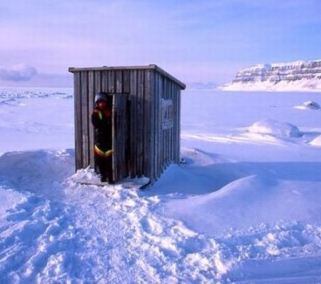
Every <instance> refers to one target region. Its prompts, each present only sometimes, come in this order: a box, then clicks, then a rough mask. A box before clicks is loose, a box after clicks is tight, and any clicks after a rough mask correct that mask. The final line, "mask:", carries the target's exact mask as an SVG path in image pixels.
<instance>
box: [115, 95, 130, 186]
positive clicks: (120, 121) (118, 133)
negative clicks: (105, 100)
mask: <svg viewBox="0 0 321 284" xmlns="http://www.w3.org/2000/svg"><path fill="white" fill-rule="evenodd" d="M126 106H127V96H126V95H124V94H117V95H114V96H113V134H112V135H113V149H114V155H113V171H114V178H115V181H119V180H121V179H123V178H125V177H126V176H127V169H126V139H127V129H126V128H127V126H126V124H127V123H126V120H127V112H126Z"/></svg>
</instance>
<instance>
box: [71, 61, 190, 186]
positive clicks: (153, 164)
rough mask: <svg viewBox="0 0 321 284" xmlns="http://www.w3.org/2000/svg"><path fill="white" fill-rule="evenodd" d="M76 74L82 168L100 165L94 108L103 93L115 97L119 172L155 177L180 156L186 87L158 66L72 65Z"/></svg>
mask: <svg viewBox="0 0 321 284" xmlns="http://www.w3.org/2000/svg"><path fill="white" fill-rule="evenodd" d="M69 72H72V73H73V75H74V99H75V160H76V170H78V169H81V168H86V167H88V166H91V167H95V161H94V153H93V148H94V143H95V141H94V130H93V127H92V124H91V112H92V110H93V108H94V97H95V94H96V93H98V92H103V93H106V94H108V95H110V96H112V97H113V150H114V153H113V162H112V163H113V176H114V179H115V181H119V180H121V179H122V178H125V177H128V176H130V177H140V176H146V177H149V178H150V179H151V181H155V180H156V179H157V178H158V177H159V176H160V175H161V174H162V172H163V171H164V169H165V168H166V167H167V166H168V165H169V164H170V163H172V162H174V163H178V162H179V160H180V108H181V90H183V89H185V85H184V84H183V83H182V82H180V81H179V80H177V79H176V78H174V77H173V76H172V75H170V74H169V73H167V72H166V71H164V70H163V69H161V68H160V67H158V66H157V65H154V64H152V65H147V66H125V67H106V66H104V67H95V68H74V67H71V68H69Z"/></svg>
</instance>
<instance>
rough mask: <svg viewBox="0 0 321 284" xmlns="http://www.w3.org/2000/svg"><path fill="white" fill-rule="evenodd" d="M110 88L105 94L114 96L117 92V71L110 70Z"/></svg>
mask: <svg viewBox="0 0 321 284" xmlns="http://www.w3.org/2000/svg"><path fill="white" fill-rule="evenodd" d="M107 73H108V80H107V82H108V87H107V89H106V91H105V92H107V93H110V94H114V93H115V91H116V88H115V71H114V70H108V71H107Z"/></svg>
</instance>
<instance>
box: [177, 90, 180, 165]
mask: <svg viewBox="0 0 321 284" xmlns="http://www.w3.org/2000/svg"><path fill="white" fill-rule="evenodd" d="M177 96H178V100H177V102H178V109H177V110H178V112H177V119H178V122H177V127H178V140H177V142H178V160H179V161H180V160H181V91H180V90H179V91H178V93H177Z"/></svg>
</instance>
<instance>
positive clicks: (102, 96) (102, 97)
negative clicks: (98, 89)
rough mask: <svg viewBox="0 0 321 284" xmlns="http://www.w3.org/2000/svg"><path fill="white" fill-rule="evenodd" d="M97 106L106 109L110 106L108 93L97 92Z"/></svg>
mask: <svg viewBox="0 0 321 284" xmlns="http://www.w3.org/2000/svg"><path fill="white" fill-rule="evenodd" d="M95 103H96V106H97V107H99V108H101V109H106V108H107V107H108V100H107V94H106V93H97V94H96V96H95Z"/></svg>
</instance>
